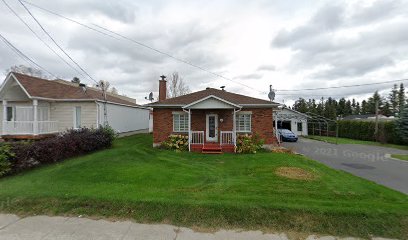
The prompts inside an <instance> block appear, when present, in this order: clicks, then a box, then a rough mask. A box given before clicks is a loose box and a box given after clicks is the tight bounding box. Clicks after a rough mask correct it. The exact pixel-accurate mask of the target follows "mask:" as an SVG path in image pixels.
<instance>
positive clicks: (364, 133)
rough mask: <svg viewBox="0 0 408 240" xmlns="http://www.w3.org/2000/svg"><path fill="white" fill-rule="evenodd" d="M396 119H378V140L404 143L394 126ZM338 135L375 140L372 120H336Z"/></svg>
mask: <svg viewBox="0 0 408 240" xmlns="http://www.w3.org/2000/svg"><path fill="white" fill-rule="evenodd" d="M396 122H397V121H380V122H379V123H378V140H379V141H381V142H382V143H394V144H404V143H407V142H406V141H404V140H403V139H402V138H401V137H400V136H399V134H398V130H397V128H396ZM338 125H339V137H344V138H351V139H357V140H365V141H376V136H375V135H374V132H375V122H374V121H346V120H341V121H338Z"/></svg>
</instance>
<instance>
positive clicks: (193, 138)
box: [183, 96, 241, 153]
mask: <svg viewBox="0 0 408 240" xmlns="http://www.w3.org/2000/svg"><path fill="white" fill-rule="evenodd" d="M240 110H241V106H239V105H236V104H233V103H230V102H227V101H225V100H224V99H220V98H218V97H216V96H208V97H206V98H203V99H200V100H198V101H196V102H194V103H191V104H189V105H186V106H184V107H183V111H184V112H185V113H187V115H188V131H187V132H188V136H189V138H188V139H189V150H190V151H201V152H210V153H220V152H234V151H235V148H236V145H237V144H236V143H237V129H236V116H237V113H238V112H239V111H240Z"/></svg>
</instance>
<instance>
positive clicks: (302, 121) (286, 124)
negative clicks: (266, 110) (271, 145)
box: [273, 108, 309, 136]
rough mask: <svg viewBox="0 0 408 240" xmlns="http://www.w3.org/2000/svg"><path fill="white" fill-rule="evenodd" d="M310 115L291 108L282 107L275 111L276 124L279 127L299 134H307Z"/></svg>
mask: <svg viewBox="0 0 408 240" xmlns="http://www.w3.org/2000/svg"><path fill="white" fill-rule="evenodd" d="M308 118H309V116H308V115H306V114H304V113H301V112H298V111H295V110H293V109H290V108H282V109H279V110H276V111H274V113H273V119H274V120H275V122H274V126H276V125H277V126H278V129H288V130H290V131H292V132H294V133H296V134H297V135H299V136H307V135H308V131H307V119H308Z"/></svg>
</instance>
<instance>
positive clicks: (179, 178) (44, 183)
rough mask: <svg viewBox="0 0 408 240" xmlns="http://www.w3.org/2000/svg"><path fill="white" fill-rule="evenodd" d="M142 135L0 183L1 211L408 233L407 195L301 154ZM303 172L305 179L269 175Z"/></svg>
mask: <svg viewBox="0 0 408 240" xmlns="http://www.w3.org/2000/svg"><path fill="white" fill-rule="evenodd" d="M151 145H152V139H151V136H150V135H136V136H131V137H126V138H122V139H118V140H116V141H115V144H114V147H113V148H112V149H108V150H104V151H100V152H96V153H93V154H90V155H87V156H83V157H78V158H75V159H70V160H67V161H65V162H62V163H58V164H54V165H49V166H44V167H41V168H37V169H34V170H32V171H28V172H26V173H22V174H19V175H16V176H11V177H7V178H3V179H1V180H0V209H1V211H2V212H12V213H18V214H23V215H24V214H48V215H84V216H93V217H95V216H96V217H105V218H115V219H134V220H136V221H138V222H145V223H151V222H155V223H157V222H160V223H171V224H175V225H180V226H187V227H200V228H210V229H218V228H244V229H261V230H265V231H286V232H288V231H289V232H292V231H294V232H304V233H321V234H333V235H339V236H356V237H366V238H368V237H369V236H371V235H374V236H382V237H391V238H401V239H404V238H407V237H408V196H407V195H404V194H402V193H399V192H396V191H393V190H391V189H388V188H386V187H383V186H380V185H377V184H375V183H373V182H370V181H367V180H364V179H361V178H358V177H355V176H353V175H351V174H348V173H346V172H343V171H337V170H334V169H331V168H329V167H326V166H325V165H323V164H320V163H318V162H316V161H313V160H310V159H307V158H305V157H303V156H298V155H289V154H285V153H267V152H263V153H258V154H253V155H235V154H223V155H203V154H197V153H176V152H171V151H166V150H158V149H153V148H152V147H151ZM282 167H289V168H297V169H303V170H304V171H306V172H308V173H310V174H312V175H313V176H314V177H313V178H311V179H309V180H299V179H289V178H286V177H283V176H278V175H277V174H276V173H275V170H276V169H278V168H282Z"/></svg>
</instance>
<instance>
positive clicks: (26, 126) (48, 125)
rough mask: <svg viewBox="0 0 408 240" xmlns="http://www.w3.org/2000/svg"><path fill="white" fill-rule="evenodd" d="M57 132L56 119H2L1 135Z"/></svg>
mask: <svg viewBox="0 0 408 240" xmlns="http://www.w3.org/2000/svg"><path fill="white" fill-rule="evenodd" d="M57 132H58V122H56V121H38V122H37V125H35V124H34V121H3V135H17V134H21V135H25V134H27V135H34V134H48V133H57Z"/></svg>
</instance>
